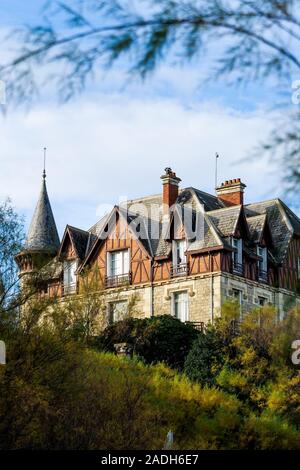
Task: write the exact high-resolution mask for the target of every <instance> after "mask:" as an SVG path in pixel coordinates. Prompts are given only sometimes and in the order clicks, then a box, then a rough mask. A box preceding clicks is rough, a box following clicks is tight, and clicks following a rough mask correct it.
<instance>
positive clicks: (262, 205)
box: [245, 199, 300, 263]
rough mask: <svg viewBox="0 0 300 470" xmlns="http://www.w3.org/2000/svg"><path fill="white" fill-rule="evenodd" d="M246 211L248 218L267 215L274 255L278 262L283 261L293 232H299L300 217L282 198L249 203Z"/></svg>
mask: <svg viewBox="0 0 300 470" xmlns="http://www.w3.org/2000/svg"><path fill="white" fill-rule="evenodd" d="M245 211H246V215H247V218H248V220H250V219H249V218H251V217H252V216H257V215H262V214H266V215H267V220H268V224H269V227H270V231H271V235H272V239H273V242H274V250H273V255H274V257H275V259H276V260H277V262H278V263H281V262H282V261H283V259H284V257H285V255H286V253H287V250H288V246H289V242H290V240H291V238H292V236H293V234H294V233H296V234H298V233H299V232H298V230H299V229H300V220H299V218H298V217H297V216H296V214H294V213H293V212H292V211H291V210H290V209H289V208H288V207H287V206H286V205H285V204H284V203H283V202H282V201H281V200H280V199H271V200H269V201H263V202H257V203H254V204H247V205H246V206H245Z"/></svg>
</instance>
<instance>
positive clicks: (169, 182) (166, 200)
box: [161, 167, 181, 215]
mask: <svg viewBox="0 0 300 470" xmlns="http://www.w3.org/2000/svg"><path fill="white" fill-rule="evenodd" d="M161 180H162V183H163V208H164V215H167V214H169V209H170V207H172V206H173V205H174V204H175V202H176V200H177V197H178V191H179V183H180V181H181V179H180V178H178V176H176V173H175V171H172V169H171V168H169V167H167V168H165V174H164V175H162V176H161Z"/></svg>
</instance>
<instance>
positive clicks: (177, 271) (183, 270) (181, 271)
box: [171, 263, 189, 277]
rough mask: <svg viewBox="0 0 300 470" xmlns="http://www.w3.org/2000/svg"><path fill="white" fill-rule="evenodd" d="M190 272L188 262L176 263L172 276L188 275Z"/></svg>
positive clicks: (172, 269)
mask: <svg viewBox="0 0 300 470" xmlns="http://www.w3.org/2000/svg"><path fill="white" fill-rule="evenodd" d="M188 272H189V267H188V264H187V263H180V264H175V265H173V266H172V268H171V276H172V277H178V276H187V275H188Z"/></svg>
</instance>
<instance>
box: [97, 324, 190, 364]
mask: <svg viewBox="0 0 300 470" xmlns="http://www.w3.org/2000/svg"><path fill="white" fill-rule="evenodd" d="M196 337H197V331H196V330H195V329H194V327H193V326H191V325H188V324H185V323H182V322H181V321H180V320H178V319H176V318H174V317H172V316H171V315H162V316H157V317H152V318H146V319H143V320H141V319H134V318H128V319H125V320H123V321H120V322H116V323H115V324H113V325H111V326H109V327H107V328H106V329H105V330H104V332H103V334H102V335H101V336H100V338H99V343H100V344H101V345H102V347H103V348H104V350H107V351H114V350H115V347H114V345H115V344H117V343H128V344H129V345H131V346H132V349H133V352H134V353H135V354H136V355H138V356H139V357H141V358H142V359H143V360H144V361H145V362H146V363H147V364H152V363H157V362H165V363H166V364H167V365H168V366H170V367H174V368H177V369H182V367H183V364H184V361H185V358H186V356H187V354H188V352H189V350H190V347H191V345H192V343H193V341H194V339H195V338H196Z"/></svg>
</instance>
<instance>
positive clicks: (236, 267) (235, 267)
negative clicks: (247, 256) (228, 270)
mask: <svg viewBox="0 0 300 470" xmlns="http://www.w3.org/2000/svg"><path fill="white" fill-rule="evenodd" d="M232 272H233V274H238V275H239V276H243V275H244V265H243V264H241V263H233V264H232Z"/></svg>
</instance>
